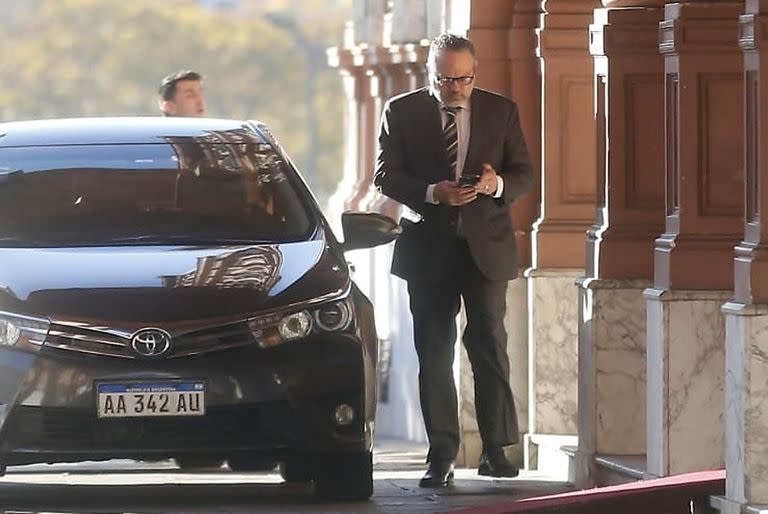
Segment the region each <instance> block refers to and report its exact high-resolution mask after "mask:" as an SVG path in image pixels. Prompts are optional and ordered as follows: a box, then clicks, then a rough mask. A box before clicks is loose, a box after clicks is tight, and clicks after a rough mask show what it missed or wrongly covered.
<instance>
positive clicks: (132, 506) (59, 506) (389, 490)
mask: <svg viewBox="0 0 768 514" xmlns="http://www.w3.org/2000/svg"><path fill="white" fill-rule="evenodd" d="M425 453H426V452H425V448H424V446H423V445H413V444H403V443H400V442H392V441H388V442H384V443H382V444H379V445H377V448H376V453H375V471H374V479H375V485H374V496H373V498H372V499H371V500H370V501H368V502H361V503H346V504H341V503H321V502H318V501H317V500H316V499H315V498H314V497H313V496H312V486H311V485H309V484H306V485H303V484H302V485H286V484H283V483H282V482H281V479H280V477H279V475H277V474H274V473H269V474H268V473H258V474H256V473H252V474H237V473H232V472H229V471H227V470H226V469H222V470H220V471H219V470H212V471H210V472H199V473H180V472H179V471H178V469H177V468H176V467H175V466H174V465H173V463H171V462H164V463H153V464H141V463H133V462H128V461H111V462H106V463H86V464H80V465H57V466H45V465H42V466H23V467H16V468H9V472H8V474H7V475H6V476H5V477H4V478H2V479H0V508H2V509H3V510H0V512H3V513H5V514H17V513H27V512H37V513H39V512H46V513H54V512H55V513H59V512H61V513H78V514H85V513H146V514H149V513H157V514H170V513H192V512H194V513H201V512H211V513H214V512H215V513H223V512H227V513H253V512H259V513H287V512H296V513H322V512H335V513H354V512H359V513H395V512H397V513H414V514H416V513H427V512H446V511H451V510H455V509H458V508H462V507H470V506H478V505H488V504H493V503H500V502H507V501H511V500H514V499H516V498H527V497H533V496H541V495H546V494H553V493H557V492H562V491H566V490H570V489H571V486H570V485H568V484H564V483H558V482H554V481H552V480H550V479H548V477H546V476H542V475H540V474H537V473H536V472H523V473H521V475H520V476H519V477H517V478H515V479H489V478H485V477H479V476H478V475H477V472H476V470H474V469H460V470H457V473H456V484H455V485H454V487H452V488H449V489H445V490H440V491H434V490H428V489H421V488H419V487H418V480H419V478H420V477H421V475H422V474H423V470H424V463H423V462H424V455H425Z"/></svg>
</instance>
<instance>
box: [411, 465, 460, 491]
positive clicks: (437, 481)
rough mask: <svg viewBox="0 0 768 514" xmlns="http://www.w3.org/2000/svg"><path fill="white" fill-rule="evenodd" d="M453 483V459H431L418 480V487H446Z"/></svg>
mask: <svg viewBox="0 0 768 514" xmlns="http://www.w3.org/2000/svg"><path fill="white" fill-rule="evenodd" d="M451 484H453V461H452V460H433V461H430V463H429V468H427V472H426V473H424V476H423V477H422V479H421V480H420V481H419V487H448V486H449V485H451Z"/></svg>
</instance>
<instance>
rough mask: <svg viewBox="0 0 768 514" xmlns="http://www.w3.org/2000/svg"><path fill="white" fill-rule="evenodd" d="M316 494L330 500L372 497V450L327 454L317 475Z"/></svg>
mask: <svg viewBox="0 0 768 514" xmlns="http://www.w3.org/2000/svg"><path fill="white" fill-rule="evenodd" d="M315 494H317V496H318V497H320V498H325V499H329V500H348V501H360V500H367V499H368V498H370V497H371V495H372V494H373V456H372V454H371V452H362V453H346V454H340V455H329V456H327V457H326V458H325V459H324V462H323V464H322V465H321V466H320V469H318V472H317V474H316V476H315Z"/></svg>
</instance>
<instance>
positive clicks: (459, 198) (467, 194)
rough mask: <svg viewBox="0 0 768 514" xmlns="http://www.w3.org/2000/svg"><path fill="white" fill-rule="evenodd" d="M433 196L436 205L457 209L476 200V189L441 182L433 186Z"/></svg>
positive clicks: (449, 181)
mask: <svg viewBox="0 0 768 514" xmlns="http://www.w3.org/2000/svg"><path fill="white" fill-rule="evenodd" d="M494 180H495V179H494ZM494 188H495V186H494ZM433 194H434V197H435V200H437V202H438V203H441V204H444V205H451V206H454V207H458V206H460V205H466V204H468V203H469V202H472V201H474V200H475V199H476V198H477V189H476V188H475V187H472V186H460V185H459V184H458V183H456V182H453V181H451V180H443V181H441V182H438V183H437V184H435V190H434V193H433Z"/></svg>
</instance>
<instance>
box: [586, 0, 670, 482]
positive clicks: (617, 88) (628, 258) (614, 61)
mask: <svg viewBox="0 0 768 514" xmlns="http://www.w3.org/2000/svg"><path fill="white" fill-rule="evenodd" d="M604 3H605V4H606V5H610V6H613V5H614V4H615V3H613V2H609V1H604ZM657 3H658V2H657ZM625 4H626V2H625ZM625 4H622V5H625ZM633 4H634V5H635V6H641V5H646V6H649V7H632V8H630V7H627V8H611V9H597V10H595V22H594V24H593V25H592V26H591V48H590V50H591V52H592V55H593V56H594V59H595V96H596V99H597V104H596V120H597V132H596V134H597V159H596V160H597V166H596V170H597V183H598V188H597V206H598V209H597V211H596V219H595V224H594V225H593V226H592V228H590V229H589V231H588V241H587V273H586V276H585V277H584V278H582V279H580V280H579V285H580V304H579V450H578V452H577V457H576V468H575V471H576V476H575V479H576V483H577V484H578V485H579V486H582V487H586V486H589V485H593V484H595V483H599V482H600V481H601V478H600V476H599V475H600V474H599V470H598V469H597V466H596V460H595V457H596V456H598V455H600V456H603V457H604V458H616V457H621V456H636V455H642V456H643V458H644V456H645V439H646V434H645V397H646V389H645V359H646V352H645V339H646V338H645V318H646V313H645V300H644V298H643V290H644V289H646V288H648V287H649V286H650V285H651V280H652V278H653V242H654V238H655V237H656V236H658V235H659V234H660V233H661V232H662V231H663V228H664V159H663V148H664V137H663V134H664V101H663V100H664V88H663V82H664V62H663V59H662V58H661V56H660V55H659V52H658V27H659V22H660V21H661V20H662V19H663V16H664V10H663V9H662V8H660V7H659V6H654V3H653V2H647V1H646V2H645V3H643V2H639V1H637V0H635V2H633ZM609 146H610V151H609Z"/></svg>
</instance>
